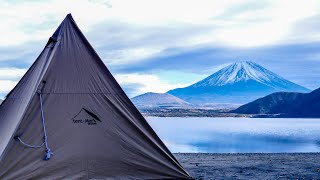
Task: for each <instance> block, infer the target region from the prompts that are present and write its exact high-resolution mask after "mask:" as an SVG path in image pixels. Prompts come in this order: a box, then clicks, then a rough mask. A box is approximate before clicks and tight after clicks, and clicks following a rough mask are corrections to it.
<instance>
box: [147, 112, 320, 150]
mask: <svg viewBox="0 0 320 180" xmlns="http://www.w3.org/2000/svg"><path fill="white" fill-rule="evenodd" d="M147 120H148V122H149V124H150V125H151V126H152V128H153V129H154V130H155V131H156V132H157V134H158V135H159V136H160V138H161V139H162V140H163V141H164V143H165V144H166V145H167V146H168V147H169V149H170V150H171V151H172V152H211V153H231V152H232V153H233V152H238V153H241V152H320V119H284V118H274V119H273V118H267V119H261V118H177V117H167V118H163V117H148V118H147Z"/></svg>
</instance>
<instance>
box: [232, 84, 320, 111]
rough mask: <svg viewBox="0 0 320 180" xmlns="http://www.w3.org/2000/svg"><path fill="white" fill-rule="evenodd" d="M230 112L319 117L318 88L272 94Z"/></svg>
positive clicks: (319, 97)
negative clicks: (302, 91) (304, 91)
mask: <svg viewBox="0 0 320 180" xmlns="http://www.w3.org/2000/svg"><path fill="white" fill-rule="evenodd" d="M231 112H233V113H239V114H278V116H279V117H320V88H319V89H316V90H314V91H312V92H310V93H290V92H279V93H273V94H270V95H268V96H266V97H263V98H260V99H257V100H255V101H253V102H251V103H248V104H245V105H243V106H241V107H239V108H238V109H236V110H233V111H231Z"/></svg>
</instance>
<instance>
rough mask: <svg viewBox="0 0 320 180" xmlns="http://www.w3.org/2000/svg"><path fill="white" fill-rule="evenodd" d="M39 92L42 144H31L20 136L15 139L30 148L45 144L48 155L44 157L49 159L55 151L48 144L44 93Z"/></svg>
mask: <svg viewBox="0 0 320 180" xmlns="http://www.w3.org/2000/svg"><path fill="white" fill-rule="evenodd" d="M37 93H38V94H39V99H40V110H41V119H42V127H43V140H44V141H43V143H42V144H41V145H31V144H28V143H25V142H23V141H22V139H21V138H20V137H19V136H17V137H15V139H17V140H19V142H20V143H21V144H22V145H24V146H26V147H28V148H41V147H43V146H44V145H45V148H46V156H45V157H44V160H46V161H48V160H49V159H50V158H51V156H52V155H53V152H52V151H51V149H50V148H49V146H48V136H47V130H46V124H45V120H44V114H43V104H42V93H41V91H38V92H37Z"/></svg>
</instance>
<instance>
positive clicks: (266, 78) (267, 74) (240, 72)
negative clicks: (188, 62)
mask: <svg viewBox="0 0 320 180" xmlns="http://www.w3.org/2000/svg"><path fill="white" fill-rule="evenodd" d="M248 80H254V81H257V82H259V83H262V84H265V85H268V86H271V87H273V84H274V82H275V81H276V82H277V83H276V84H278V83H280V84H283V83H285V84H287V83H288V82H289V81H287V80H285V79H284V78H282V77H280V76H278V75H276V74H275V73H273V72H271V71H269V70H267V69H266V68H264V67H262V66H260V65H258V64H256V63H254V62H251V61H242V62H236V63H233V64H231V65H229V66H227V67H225V68H223V69H221V70H219V71H218V72H216V73H214V74H212V75H211V76H209V77H207V78H206V79H204V80H202V81H199V82H198V83H196V84H194V85H193V86H194V87H199V86H223V85H227V84H233V83H236V82H240V81H248ZM290 83H291V82H290Z"/></svg>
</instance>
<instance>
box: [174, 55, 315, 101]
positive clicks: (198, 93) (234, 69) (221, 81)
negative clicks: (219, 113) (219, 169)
mask: <svg viewBox="0 0 320 180" xmlns="http://www.w3.org/2000/svg"><path fill="white" fill-rule="evenodd" d="M280 91H286V92H309V91H310V90H309V89H307V88H305V87H302V86H300V85H298V84H295V83H293V82H291V81H288V80H286V79H284V78H282V77H280V76H278V75H277V74H275V73H273V72H271V71H269V70H267V69H266V68H264V67H262V66H260V65H258V64H256V63H254V62H251V61H244V62H236V63H233V64H231V65H229V66H227V67H225V68H223V69H221V70H219V71H217V72H216V73H214V74H212V75H211V76H209V77H207V78H205V79H203V80H201V81H199V82H197V83H195V84H192V85H190V86H188V87H185V88H177V89H173V90H170V91H168V93H169V94H172V95H174V96H176V97H179V98H181V99H183V100H185V101H187V102H191V103H203V102H215V103H247V102H249V101H252V100H254V99H257V98H259V97H262V96H266V95H268V94H270V93H273V92H280Z"/></svg>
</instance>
